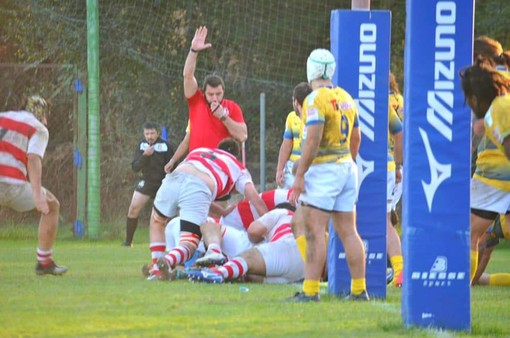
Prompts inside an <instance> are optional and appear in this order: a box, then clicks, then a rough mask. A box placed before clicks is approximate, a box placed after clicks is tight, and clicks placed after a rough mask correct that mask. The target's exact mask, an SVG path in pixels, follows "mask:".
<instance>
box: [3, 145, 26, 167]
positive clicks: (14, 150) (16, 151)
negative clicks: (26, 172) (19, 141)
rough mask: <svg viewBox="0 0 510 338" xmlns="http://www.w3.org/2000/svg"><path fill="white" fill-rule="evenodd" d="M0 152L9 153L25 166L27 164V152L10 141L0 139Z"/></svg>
mask: <svg viewBox="0 0 510 338" xmlns="http://www.w3.org/2000/svg"><path fill="white" fill-rule="evenodd" d="M0 152H4V153H8V154H11V155H12V156H13V157H14V158H15V159H16V160H18V161H20V162H22V163H23V164H24V165H25V167H26V166H27V162H28V159H27V153H26V152H25V151H23V150H21V149H20V148H18V147H16V146H15V145H13V144H12V143H9V142H5V141H0Z"/></svg>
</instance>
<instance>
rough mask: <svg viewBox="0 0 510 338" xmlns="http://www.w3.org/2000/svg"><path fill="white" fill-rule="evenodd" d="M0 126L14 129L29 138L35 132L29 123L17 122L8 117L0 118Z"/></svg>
mask: <svg viewBox="0 0 510 338" xmlns="http://www.w3.org/2000/svg"><path fill="white" fill-rule="evenodd" d="M0 128H2V129H8V130H12V131H15V132H17V133H20V134H22V135H23V136H26V137H27V138H31V137H32V135H34V133H35V132H36V129H35V128H34V127H33V126H31V125H30V124H27V123H24V122H19V121H16V120H13V119H10V118H8V117H3V118H0Z"/></svg>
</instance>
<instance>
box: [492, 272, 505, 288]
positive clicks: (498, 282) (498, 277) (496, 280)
mask: <svg viewBox="0 0 510 338" xmlns="http://www.w3.org/2000/svg"><path fill="white" fill-rule="evenodd" d="M489 285H490V286H510V273H493V274H491V275H490V276H489Z"/></svg>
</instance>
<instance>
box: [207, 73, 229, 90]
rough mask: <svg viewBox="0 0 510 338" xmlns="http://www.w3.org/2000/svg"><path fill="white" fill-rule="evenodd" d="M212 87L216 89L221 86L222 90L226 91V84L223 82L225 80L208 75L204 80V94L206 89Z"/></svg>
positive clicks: (214, 75) (217, 76)
mask: <svg viewBox="0 0 510 338" xmlns="http://www.w3.org/2000/svg"><path fill="white" fill-rule="evenodd" d="M207 86H209V87H212V88H216V87H219V86H221V88H223V90H225V82H223V79H222V78H221V77H220V76H219V75H216V74H211V75H207V76H206V77H205V79H204V88H203V89H204V92H205V87H207Z"/></svg>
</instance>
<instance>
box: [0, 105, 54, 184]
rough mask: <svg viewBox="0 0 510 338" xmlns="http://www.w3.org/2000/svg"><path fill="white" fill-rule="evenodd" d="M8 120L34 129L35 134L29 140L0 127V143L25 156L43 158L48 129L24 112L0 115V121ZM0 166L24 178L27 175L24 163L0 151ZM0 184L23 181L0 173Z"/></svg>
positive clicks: (22, 135)
mask: <svg viewBox="0 0 510 338" xmlns="http://www.w3.org/2000/svg"><path fill="white" fill-rule="evenodd" d="M3 118H5V119H9V120H12V121H15V122H18V123H20V124H21V126H23V125H26V126H27V127H28V128H33V129H35V132H34V133H33V134H32V136H31V137H30V138H29V137H28V136H27V135H25V134H23V133H22V132H19V131H16V130H11V129H7V131H5V128H2V127H1V126H0V135H1V136H2V137H1V138H0V141H2V142H5V144H7V145H9V146H11V147H13V148H14V149H19V151H20V152H22V153H25V154H35V155H38V156H40V157H41V158H42V157H43V156H44V153H45V151H46V146H47V145H48V138H49V135H48V129H46V127H45V126H44V125H43V124H42V123H41V122H40V121H39V120H38V119H37V118H36V117H35V116H34V115H33V114H32V113H29V112H25V111H9V112H3V113H0V119H3ZM0 166H5V167H11V168H14V169H16V170H19V171H20V172H22V173H23V174H24V175H25V176H26V175H27V167H26V163H24V162H23V161H20V160H19V159H17V158H16V157H15V156H14V153H13V152H9V151H0ZM0 182H5V183H10V184H20V183H24V182H25V180H20V179H16V178H13V177H8V176H5V175H2V174H1V173H0Z"/></svg>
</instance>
